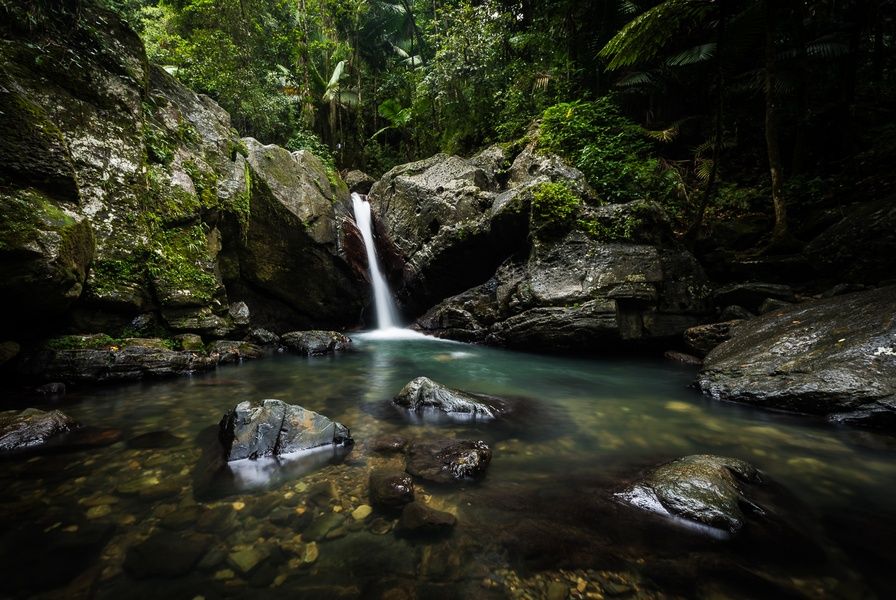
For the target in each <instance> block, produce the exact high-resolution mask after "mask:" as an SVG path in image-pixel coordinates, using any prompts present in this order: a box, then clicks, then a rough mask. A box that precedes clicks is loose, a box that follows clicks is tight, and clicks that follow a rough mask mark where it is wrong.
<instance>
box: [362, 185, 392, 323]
mask: <svg viewBox="0 0 896 600" xmlns="http://www.w3.org/2000/svg"><path fill="white" fill-rule="evenodd" d="M352 207H353V209H354V211H355V223H357V224H358V229H360V230H361V237H363V238H364V248H365V249H366V250H367V264H368V265H369V269H370V283H371V285H373V305H374V307H375V308H376V325H377V329H379V330H387V329H397V328H398V325H397V321H398V319H397V317H396V315H397V313H398V311H397V310H395V303H394V302H393V301H392V294H391V292H389V285H388V284H387V283H386V278H385V277H383V274H382V272H380V266H379V264H378V263H377V260H376V246H374V245H373V230H372V229H371V219H370V203H369V202H367V199H366V198H363V197H361V195H360V194H356V193H352Z"/></svg>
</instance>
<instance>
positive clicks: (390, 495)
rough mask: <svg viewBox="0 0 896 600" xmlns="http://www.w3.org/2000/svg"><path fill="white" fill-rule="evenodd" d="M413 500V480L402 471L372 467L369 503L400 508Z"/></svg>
mask: <svg viewBox="0 0 896 600" xmlns="http://www.w3.org/2000/svg"><path fill="white" fill-rule="evenodd" d="M413 500H414V480H413V479H411V476H410V475H408V474H407V473H405V472H404V471H398V470H394V469H374V470H373V471H371V473H370V503H371V504H373V505H374V506H379V507H384V508H401V507H402V506H404V505H405V504H407V503H408V502H412V501H413Z"/></svg>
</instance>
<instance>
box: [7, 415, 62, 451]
mask: <svg viewBox="0 0 896 600" xmlns="http://www.w3.org/2000/svg"><path fill="white" fill-rule="evenodd" d="M78 427H79V425H78V423H77V422H76V421H75V420H74V419H72V418H71V417H69V416H68V415H66V414H64V413H62V412H59V411H58V410H53V411H49V412H44V411H42V410H38V409H36V408H26V409H25V410H23V411H21V412H17V411H4V412H0V452H15V451H20V450H27V449H31V448H36V447H39V446H42V445H44V444H46V443H47V442H49V441H50V440H52V439H53V438H55V437H57V436H59V435H62V434H64V433H67V432H69V431H73V430H74V429H77V428H78Z"/></svg>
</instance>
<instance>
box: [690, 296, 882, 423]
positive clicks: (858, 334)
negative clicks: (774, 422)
mask: <svg viewBox="0 0 896 600" xmlns="http://www.w3.org/2000/svg"><path fill="white" fill-rule="evenodd" d="M894 315H896V287H893V286H891V287H884V288H880V289H876V290H872V291H867V292H859V293H854V294H847V295H843V296H837V297H834V298H828V299H822V300H815V301H811V302H806V303H803V304H799V305H795V306H793V307H789V308H786V309H780V310H776V311H773V312H771V313H768V314H765V315H762V316H761V317H757V318H755V319H751V320H749V321H744V322H742V323H740V324H738V325H737V328H736V329H735V330H734V331H733V337H732V338H731V339H730V340H728V341H727V342H724V343H722V344H721V345H719V346H718V347H716V348H715V349H714V350H712V351H711V352H710V353H709V354H708V355H707V357H706V360H705V362H704V368H703V371H702V372H701V373H700V376H699V379H698V385H699V386H700V389H701V390H703V392H704V393H705V394H708V395H709V396H711V397H713V398H715V399H717V400H728V401H733V402H744V403H748V404H752V405H755V406H760V407H764V408H771V409H777V410H787V411H793V412H800V413H809V414H815V415H826V416H828V417H829V418H831V419H834V420H839V421H850V422H856V423H865V424H868V425H878V426H881V427H886V428H888V429H894V428H896V319H894Z"/></svg>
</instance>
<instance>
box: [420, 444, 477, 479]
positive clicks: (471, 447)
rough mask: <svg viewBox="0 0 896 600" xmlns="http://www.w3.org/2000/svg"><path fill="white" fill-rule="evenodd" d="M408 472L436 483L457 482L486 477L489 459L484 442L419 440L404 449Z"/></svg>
mask: <svg viewBox="0 0 896 600" xmlns="http://www.w3.org/2000/svg"><path fill="white" fill-rule="evenodd" d="M407 456H408V466H407V470H408V473H410V474H411V475H414V476H415V477H420V478H421V479H427V480H429V481H435V482H437V483H457V482H459V481H464V480H465V479H478V478H481V477H482V476H483V475H485V470H486V469H487V468H488V465H489V462H491V459H492V451H491V448H489V447H488V444H486V443H485V442H483V441H478V442H473V441H470V440H449V439H436V440H418V441H415V442H413V443H411V444H410V445H409V446H408V450H407Z"/></svg>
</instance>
